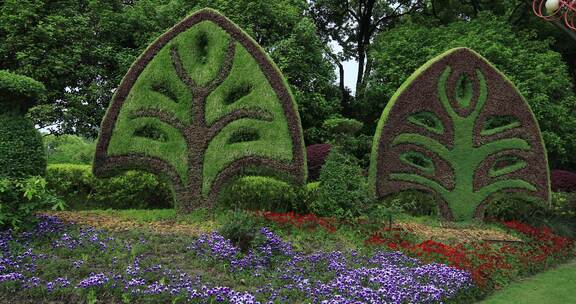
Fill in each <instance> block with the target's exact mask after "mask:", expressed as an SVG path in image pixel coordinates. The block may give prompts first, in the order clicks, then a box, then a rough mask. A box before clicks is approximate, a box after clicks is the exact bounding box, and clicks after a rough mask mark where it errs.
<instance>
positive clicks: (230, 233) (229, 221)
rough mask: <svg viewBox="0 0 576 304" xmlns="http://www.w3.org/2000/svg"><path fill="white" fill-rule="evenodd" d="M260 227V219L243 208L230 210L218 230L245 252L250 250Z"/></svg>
mask: <svg viewBox="0 0 576 304" xmlns="http://www.w3.org/2000/svg"><path fill="white" fill-rule="evenodd" d="M258 228H260V225H259V221H258V219H256V218H255V217H254V216H252V215H250V214H249V213H247V212H246V211H243V210H239V209H237V210H235V211H229V213H228V214H227V215H226V217H225V218H224V220H223V222H222V225H221V226H220V229H218V232H219V233H220V234H221V235H222V236H223V237H225V238H227V239H229V240H230V241H232V243H234V245H236V246H238V247H239V248H240V250H242V251H243V252H248V250H249V249H250V247H252V244H253V243H254V240H255V238H256V235H257V233H258Z"/></svg>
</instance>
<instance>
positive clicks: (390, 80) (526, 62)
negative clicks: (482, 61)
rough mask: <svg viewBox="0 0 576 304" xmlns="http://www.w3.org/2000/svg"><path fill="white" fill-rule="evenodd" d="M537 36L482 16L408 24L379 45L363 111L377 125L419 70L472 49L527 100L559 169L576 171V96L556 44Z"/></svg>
mask: <svg viewBox="0 0 576 304" xmlns="http://www.w3.org/2000/svg"><path fill="white" fill-rule="evenodd" d="M534 35H535V34H534V33H532V32H515V31H514V30H513V29H512V27H511V26H510V25H509V24H508V23H507V22H506V20H504V19H503V18H501V17H496V16H494V15H492V14H489V13H481V14H479V16H478V17H477V18H476V19H473V20H472V21H457V22H453V23H450V24H449V25H447V26H439V27H428V26H423V25H416V24H411V23H408V24H405V25H402V26H399V27H397V28H396V29H393V30H391V31H388V32H385V33H383V34H381V35H380V36H379V37H378V38H377V40H376V42H375V43H374V45H373V48H372V53H371V55H372V56H373V59H374V73H372V75H371V76H370V80H369V84H368V85H369V88H368V89H367V91H368V93H367V95H368V96H367V97H366V98H365V99H364V100H362V101H359V103H358V105H357V108H358V109H370V110H369V111H366V112H365V113H364V117H365V119H366V120H367V121H369V122H370V123H374V121H375V119H377V116H374V115H378V114H379V113H380V112H379V111H376V110H375V109H380V110H381V109H383V108H384V106H385V104H386V103H387V102H388V100H389V99H390V98H391V97H392V94H394V92H395V91H396V89H397V88H398V87H399V86H400V85H401V84H402V83H403V82H404V80H406V79H407V78H408V76H409V75H410V74H411V73H412V72H413V71H415V70H416V69H417V68H418V67H419V66H421V65H422V64H423V63H425V62H426V61H427V60H429V59H430V58H433V57H434V56H436V55H437V54H439V53H441V52H443V51H445V50H447V49H450V48H454V47H469V48H471V49H473V50H475V51H477V52H478V53H480V54H481V55H482V56H484V57H486V58H487V59H488V60H490V61H491V62H492V63H493V64H494V65H495V66H496V67H497V68H498V69H500V70H501V71H502V72H503V73H504V74H505V75H507V76H508V77H509V78H510V80H511V81H512V82H513V83H514V84H515V85H516V86H517V87H518V89H519V91H520V92H521V93H522V95H523V96H524V97H525V98H526V99H527V101H528V103H529V104H530V106H531V108H532V110H533V111H534V113H535V115H536V118H537V120H538V122H539V124H540V128H541V129H542V131H543V136H544V140H545V142H546V147H547V149H548V153H549V155H550V159H551V160H552V165H553V166H561V165H569V166H575V165H576V162H575V161H574V160H573V159H571V155H574V153H575V152H576V145H575V144H574V142H575V140H576V137H575V135H574V132H573V130H575V128H576V119H575V117H576V116H575V115H574V114H576V113H575V111H576V96H575V95H574V91H573V84H572V79H571V77H570V75H569V73H568V68H567V66H566V64H565V63H564V61H563V60H562V56H561V55H560V54H559V53H557V52H554V51H552V50H551V49H550V47H549V44H550V43H551V42H552V41H551V40H544V41H538V40H535V39H533V38H534Z"/></svg>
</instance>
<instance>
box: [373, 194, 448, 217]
mask: <svg viewBox="0 0 576 304" xmlns="http://www.w3.org/2000/svg"><path fill="white" fill-rule="evenodd" d="M382 205H383V206H385V207H388V208H390V207H391V208H398V209H400V210H402V211H403V212H405V213H408V214H410V215H413V216H422V215H437V214H438V203H437V200H436V198H435V197H434V195H432V194H430V193H428V192H424V191H402V192H399V193H396V194H392V195H390V196H388V197H386V198H385V199H383V200H382Z"/></svg>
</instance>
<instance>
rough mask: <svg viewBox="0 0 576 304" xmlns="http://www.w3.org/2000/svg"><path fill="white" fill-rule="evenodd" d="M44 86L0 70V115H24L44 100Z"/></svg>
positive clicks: (27, 78) (24, 77)
mask: <svg viewBox="0 0 576 304" xmlns="http://www.w3.org/2000/svg"><path fill="white" fill-rule="evenodd" d="M45 94H46V89H45V88H44V85H43V84H42V83H40V82H38V81H36V80H34V79H32V78H30V77H26V76H23V75H18V74H14V73H11V72H8V71H6V70H0V113H18V114H22V115H23V114H26V112H27V111H28V109H29V108H30V107H31V106H32V105H34V103H35V102H36V101H39V100H42V99H44V98H45Z"/></svg>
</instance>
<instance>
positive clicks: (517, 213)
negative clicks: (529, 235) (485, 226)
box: [485, 193, 549, 222]
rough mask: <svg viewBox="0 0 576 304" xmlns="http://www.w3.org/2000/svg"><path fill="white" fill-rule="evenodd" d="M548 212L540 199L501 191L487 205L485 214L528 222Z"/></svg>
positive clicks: (489, 216) (505, 219)
mask: <svg viewBox="0 0 576 304" xmlns="http://www.w3.org/2000/svg"><path fill="white" fill-rule="evenodd" d="M548 212H549V210H548V208H547V204H546V203H545V202H544V201H542V200H539V199H535V198H533V197H530V196H527V195H523V194H513V193H503V194H500V195H497V196H496V197H495V198H494V199H493V200H492V201H491V202H490V203H489V204H488V205H487V207H486V213H485V214H486V217H487V218H492V219H498V220H504V221H511V220H517V221H521V222H530V221H532V220H535V219H536V218H544V217H546V215H547V214H548Z"/></svg>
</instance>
